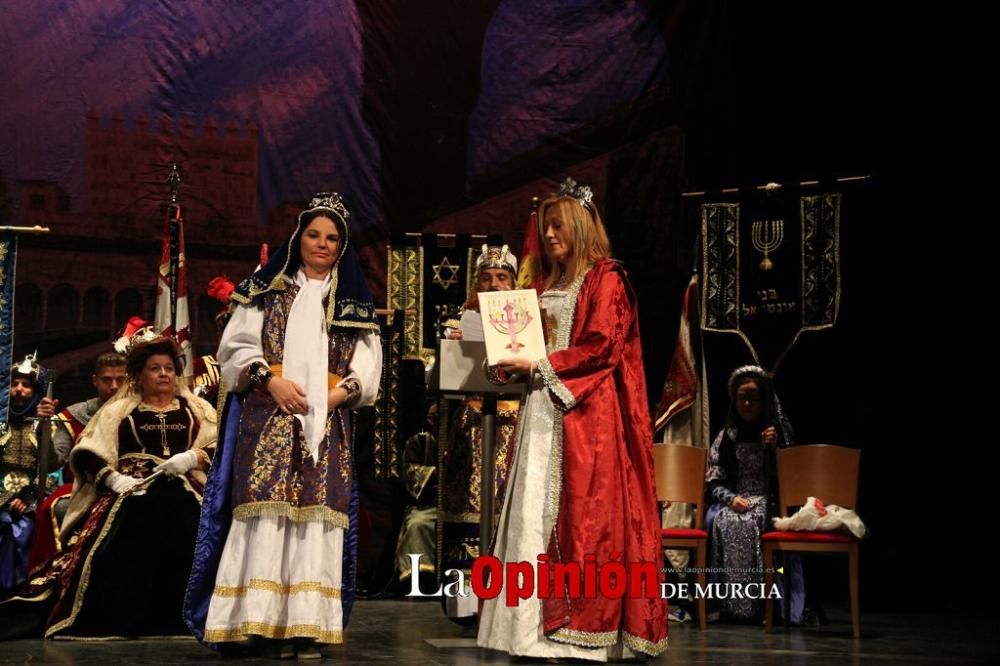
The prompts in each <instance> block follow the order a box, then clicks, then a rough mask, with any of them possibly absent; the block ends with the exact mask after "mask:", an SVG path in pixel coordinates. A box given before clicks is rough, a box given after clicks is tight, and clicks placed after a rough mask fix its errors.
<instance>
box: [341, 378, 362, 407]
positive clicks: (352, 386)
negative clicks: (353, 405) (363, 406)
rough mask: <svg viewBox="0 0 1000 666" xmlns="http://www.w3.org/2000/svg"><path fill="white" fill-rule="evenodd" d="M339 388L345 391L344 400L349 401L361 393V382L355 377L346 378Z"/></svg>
mask: <svg viewBox="0 0 1000 666" xmlns="http://www.w3.org/2000/svg"><path fill="white" fill-rule="evenodd" d="M340 388H342V389H344V390H345V391H347V397H346V398H344V402H345V403H347V402H351V401H352V400H354V399H355V398H357V397H358V396H359V395H361V384H360V383H359V382H358V380H357V379H348V380H347V381H346V382H344V383H343V384H341V385H340Z"/></svg>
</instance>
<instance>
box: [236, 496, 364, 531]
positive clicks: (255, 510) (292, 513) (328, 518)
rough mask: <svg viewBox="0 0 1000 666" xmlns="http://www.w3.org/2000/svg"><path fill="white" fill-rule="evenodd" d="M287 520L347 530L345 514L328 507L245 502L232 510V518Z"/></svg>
mask: <svg viewBox="0 0 1000 666" xmlns="http://www.w3.org/2000/svg"><path fill="white" fill-rule="evenodd" d="M261 517H269V518H287V519H288V520H291V521H292V522H295V523H318V522H327V523H331V524H332V525H333V526H334V527H340V528H342V529H345V530H346V529H347V528H348V524H349V523H348V519H347V514H346V513H342V512H340V511H336V510H334V509H331V508H330V507H328V506H302V507H298V506H292V505H291V504H288V503H287V502H247V503H246V504H240V505H239V506H238V507H236V508H235V509H233V518H234V519H236V520H246V519H247V518H261Z"/></svg>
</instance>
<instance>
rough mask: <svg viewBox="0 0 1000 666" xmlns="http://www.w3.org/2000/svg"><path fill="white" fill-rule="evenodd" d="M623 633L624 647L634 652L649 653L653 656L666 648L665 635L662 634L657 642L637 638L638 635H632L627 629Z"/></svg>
mask: <svg viewBox="0 0 1000 666" xmlns="http://www.w3.org/2000/svg"><path fill="white" fill-rule="evenodd" d="M624 634H625V647H627V648H629V649H630V650H632V651H634V652H641V653H643V654H646V655H649V656H650V657H655V656H657V655H658V654H660V653H661V652H663V651H664V650H666V649H667V637H666V636H664V637H663V638H662V639H661V640H659V641H657V642H655V643H654V642H653V641H649V640H646V639H645V638H639V637H638V636H633V635H632V634H630V633H628V632H627V631H626V632H624Z"/></svg>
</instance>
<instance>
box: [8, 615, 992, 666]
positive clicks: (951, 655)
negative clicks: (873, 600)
mask: <svg viewBox="0 0 1000 666" xmlns="http://www.w3.org/2000/svg"><path fill="white" fill-rule="evenodd" d="M828 614H829V615H830V620H831V624H830V625H828V626H825V627H820V628H816V629H796V628H793V629H791V630H790V631H789V632H788V633H785V632H784V630H783V629H782V628H776V630H775V633H774V634H772V635H770V636H768V635H765V634H764V630H763V628H762V627H756V626H738V625H722V624H713V625H709V627H708V630H706V631H704V632H701V631H698V629H697V628H695V627H694V626H693V625H691V624H684V625H678V624H675V623H671V625H670V647H669V648H668V649H667V652H666V654H665V655H663V656H661V657H660V658H659V659H657V660H655V661H653V662H650V663H660V664H669V663H675V664H679V663H698V664H779V663H780V664H787V663H808V664H843V663H845V662H846V661H850V662H851V663H859V662H897V663H912V664H922V663H927V664H930V663H936V662H941V663H944V662H947V663H985V662H992V663H997V661H998V658H997V657H998V655H1000V635H998V633H997V624H996V618H989V617H972V616H956V615H930V614H927V615H923V614H912V615H904V614H889V613H865V614H863V615H862V616H861V621H862V625H861V628H862V633H863V638H862V639H861V640H860V641H854V640H853V639H852V638H851V633H850V616H849V615H848V614H847V612H846V609H828ZM333 651H334V652H335V654H336V656H334V657H332V658H330V659H327V660H324V661H326V662H328V663H333V662H339V663H342V664H348V663H368V662H382V663H387V664H392V665H393V666H403V665H409V664H421V665H422V664H460V665H469V666H472V665H473V664H504V663H511V662H514V660H512V659H510V658H508V657H507V656H506V655H502V654H499V653H495V652H489V651H486V650H480V649H479V648H477V647H475V637H474V635H473V634H472V633H469V632H466V631H463V629H462V628H461V627H458V626H456V625H454V624H452V623H451V622H449V621H448V620H446V619H445V618H444V617H443V616H442V615H441V610H440V607H439V606H438V605H437V604H436V603H434V602H432V601H421V602H414V601H400V600H393V601H381V600H366V601H359V602H358V603H357V605H356V606H355V610H354V614H353V617H352V618H351V623H350V626H349V628H348V631H347V643H346V644H344V645H341V646H337V647H336V648H335V649H334V650H333ZM234 661H236V660H233V659H225V660H223V659H221V658H219V657H218V656H217V655H216V654H215V653H214V652H212V651H210V650H207V649H205V648H203V647H201V646H200V645H198V643H196V642H195V641H194V640H193V639H190V640H188V639H178V640H135V641H87V642H83V641H67V640H56V641H42V640H20V641H8V642H0V663H2V664H31V665H32V666H36V665H39V664H95V665H96V664H102V665H103V664H143V666H157V665H160V664H199V663H206V662H208V663H211V662H216V663H223V662H228V663H233V662H234ZM238 661H240V662H242V661H248V662H254V663H262V662H266V661H268V660H266V659H262V658H247V659H245V660H243V659H240V660H238ZM278 663H286V664H287V663H290V662H288V661H284V662H278ZM515 663H518V664H528V663H532V662H531V661H529V660H525V659H518V660H516V662H515Z"/></svg>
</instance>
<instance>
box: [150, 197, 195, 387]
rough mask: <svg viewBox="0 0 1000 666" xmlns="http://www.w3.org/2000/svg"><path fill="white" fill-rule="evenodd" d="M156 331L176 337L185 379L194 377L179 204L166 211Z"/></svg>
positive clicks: (185, 265)
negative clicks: (173, 239) (173, 238)
mask: <svg viewBox="0 0 1000 666" xmlns="http://www.w3.org/2000/svg"><path fill="white" fill-rule="evenodd" d="M171 222H174V223H175V224H176V233H177V244H176V248H177V250H176V255H175V253H174V252H172V251H171V246H172V243H171V242H170V241H171V238H170V236H171V228H170V227H171ZM153 327H154V328H155V329H156V331H157V332H158V333H160V334H162V335H170V336H173V338H174V339H175V340H177V344H179V345H180V347H181V353H182V354H183V356H184V371H183V372H182V373H181V374H182V376H183V377H185V378H187V379H188V380H189V381H190V379H191V378H192V377H193V374H192V373H193V371H194V358H193V354H192V352H191V317H190V315H189V314H188V297H187V262H186V260H185V258H184V218H183V217H182V216H181V206H180V204H177V203H174V204H171V205H170V206H169V207H168V208H167V219H166V220H165V222H164V226H163V251H162V253H161V254H160V272H159V275H158V276H157V279H156V318H155V320H154V322H153Z"/></svg>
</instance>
